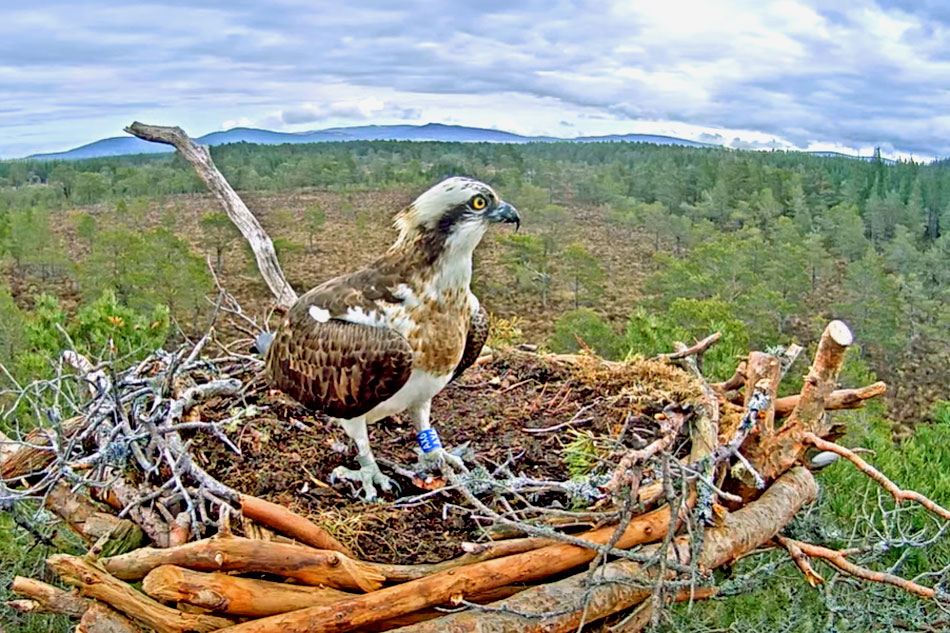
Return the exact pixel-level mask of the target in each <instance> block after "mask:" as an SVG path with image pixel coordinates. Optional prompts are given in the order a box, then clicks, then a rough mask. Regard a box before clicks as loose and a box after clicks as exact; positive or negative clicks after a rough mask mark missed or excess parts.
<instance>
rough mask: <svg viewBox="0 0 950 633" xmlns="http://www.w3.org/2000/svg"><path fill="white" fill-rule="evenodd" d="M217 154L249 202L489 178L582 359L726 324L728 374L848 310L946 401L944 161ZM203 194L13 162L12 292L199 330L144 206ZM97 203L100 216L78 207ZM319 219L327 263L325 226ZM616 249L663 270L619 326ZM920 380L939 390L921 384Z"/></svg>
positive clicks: (411, 152)
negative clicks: (72, 295) (620, 238)
mask: <svg viewBox="0 0 950 633" xmlns="http://www.w3.org/2000/svg"><path fill="white" fill-rule="evenodd" d="M212 152H213V155H214V159H215V161H216V163H217V164H218V165H219V167H220V168H221V170H222V172H223V173H224V174H225V176H226V177H227V178H228V179H229V180H230V182H231V183H232V184H233V185H234V186H235V187H236V188H237V189H239V190H250V191H286V190H297V189H301V188H318V189H328V190H333V191H340V192H353V191H360V190H380V189H386V188H390V187H405V186H410V187H419V188H421V187H424V186H427V185H429V184H431V183H432V182H434V181H436V180H438V179H440V178H442V177H445V176H448V175H455V174H465V175H470V176H473V177H476V178H480V179H483V180H485V181H487V182H489V183H492V184H493V185H495V186H496V187H498V188H499V190H501V191H502V192H503V193H504V195H505V197H506V198H508V199H510V200H512V201H513V202H515V204H517V205H518V206H519V207H520V208H522V209H523V210H524V211H525V215H526V216H527V218H528V220H529V230H528V231H527V232H526V233H525V234H522V235H515V236H507V237H505V238H502V239H503V243H504V253H505V254H504V258H505V262H506V264H507V266H508V270H509V271H510V277H511V278H510V285H511V286H512V287H513V288H515V289H517V290H518V291H520V292H522V293H523V295H524V296H525V297H528V296H530V297H532V298H539V299H540V302H541V303H542V305H543V306H547V304H548V298H549V296H551V295H552V293H556V292H558V291H559V292H561V294H564V293H567V294H568V295H569V299H568V300H567V301H566V302H563V301H562V302H561V303H556V305H558V306H560V307H561V308H563V309H569V311H568V312H567V313H566V314H563V315H562V316H561V317H560V319H559V321H558V323H557V324H556V326H555V327H554V333H553V338H552V340H551V345H552V347H554V348H556V349H570V348H572V347H576V346H577V339H576V337H575V336H574V335H575V334H579V335H580V337H581V338H582V339H583V340H584V341H585V342H586V343H587V344H589V345H591V346H592V347H594V348H595V349H597V350H598V351H599V352H601V353H603V354H605V355H607V356H615V357H616V356H622V355H624V354H626V353H627V352H629V351H630V350H638V351H641V352H645V353H651V352H654V351H661V350H662V349H665V348H666V346H668V345H669V341H670V340H671V339H673V338H691V337H698V336H702V335H705V334H706V333H708V331H709V330H711V329H720V330H723V332H724V334H725V344H723V345H721V346H720V347H719V351H718V352H716V354H719V356H720V357H721V358H722V359H723V364H722V367H723V368H724V371H725V368H726V367H729V368H731V367H730V363H731V355H732V354H733V353H735V352H736V351H738V350H745V349H747V347H748V346H749V345H752V346H755V347H766V346H768V345H773V344H777V343H783V342H787V341H788V340H789V339H791V338H798V339H799V340H804V341H807V340H810V338H812V337H813V335H814V333H815V331H816V329H817V327H818V326H817V324H819V323H823V322H825V321H826V320H827V319H828V318H829V317H832V316H834V317H842V318H845V319H848V320H849V322H851V323H852V325H853V326H854V328H855V329H856V331H857V332H858V333H859V339H860V341H861V342H862V345H863V347H862V353H863V355H864V357H865V359H866V360H867V361H868V362H869V363H870V364H871V366H872V367H873V368H874V369H875V370H876V371H877V372H878V373H879V374H880V375H882V376H883V377H885V378H896V377H897V376H898V375H901V376H905V375H913V378H914V379H913V380H908V379H906V378H905V379H904V380H901V381H899V382H902V383H909V382H913V383H915V384H921V385H924V387H922V389H923V391H922V392H921V393H914V394H910V395H909V398H904V400H908V399H909V400H910V401H912V402H913V406H915V407H916V409H915V411H919V410H921V409H922V408H926V406H927V403H928V402H932V401H933V400H935V399H937V398H940V397H945V394H942V393H941V392H940V391H939V390H940V389H943V388H945V385H946V381H947V378H948V376H950V360H948V359H950V314H948V313H950V311H948V310H946V308H945V306H946V305H947V301H948V300H950V165H948V164H946V163H934V164H931V165H921V164H916V163H912V162H900V163H897V164H894V165H888V164H885V163H883V162H881V161H864V160H851V159H846V158H836V157H818V156H813V155H809V154H803V153H785V152H737V151H731V150H725V149H694V148H684V147H669V146H653V145H645V144H626V143H611V144H571V143H554V144H528V145H501V144H456V143H429V142H426V143H406V142H354V143H324V144H315V145H282V146H257V145H249V144H236V145H230V146H222V147H216V148H213V150H212ZM201 191H203V187H202V185H201V183H200V182H199V181H198V180H197V178H196V177H195V176H194V174H193V172H192V170H191V168H190V167H189V166H188V165H186V164H185V163H184V162H183V161H181V160H180V159H179V158H177V157H176V156H174V155H168V154H166V155H146V156H134V157H121V158H107V159H94V160H84V161H77V162H61V161H60V162H56V161H49V162H43V161H12V162H5V163H0V245H2V254H3V256H4V257H5V258H6V260H7V262H8V269H9V270H10V271H12V273H11V275H12V276H13V277H18V278H19V279H12V280H11V284H13V285H15V286H16V285H18V284H19V285H21V286H22V280H23V278H24V277H26V276H31V277H32V278H33V279H37V278H38V279H39V280H40V283H38V284H34V285H35V286H36V287H37V288H38V289H40V290H42V289H44V287H43V286H44V282H46V281H52V280H54V279H56V278H58V277H63V276H66V277H68V278H69V279H70V283H73V284H75V285H77V286H78V288H79V292H80V294H81V296H82V297H83V298H84V301H87V302H88V301H93V300H95V299H98V298H100V297H102V296H103V293H112V294H113V295H114V296H115V299H116V301H117V302H118V304H121V305H125V306H129V307H130V308H132V309H134V310H137V311H139V312H140V313H142V314H145V313H150V311H151V310H153V309H155V306H159V305H164V306H169V307H170V309H171V312H170V314H171V318H173V319H176V320H177V321H180V322H187V321H188V320H189V319H190V318H197V317H198V314H199V312H200V310H201V309H202V307H203V303H202V295H203V293H205V292H206V291H208V290H209V287H208V284H209V279H208V275H207V273H206V272H204V269H203V267H202V265H201V262H200V261H199V260H198V259H197V258H196V257H195V255H194V254H192V253H191V252H190V251H189V249H188V246H187V244H186V243H185V242H184V241H182V240H181V237H180V236H178V235H176V228H175V226H174V222H175V219H174V217H172V216H174V210H171V211H168V212H167V213H168V214H169V216H170V217H169V219H168V222H167V223H163V222H160V223H158V224H157V225H156V224H155V223H154V222H152V223H151V224H149V223H146V222H145V221H144V219H143V218H144V211H143V210H142V205H147V202H146V201H147V200H148V199H155V198H156V197H158V198H162V197H164V196H167V195H170V194H176V193H189V192H201ZM88 205H98V206H97V207H96V209H97V212H96V213H95V214H87V213H75V212H74V211H73V210H75V209H77V208H79V207H86V206H88ZM165 206H168V205H167V204H166V205H165ZM578 209H595V210H596V212H598V213H601V214H602V215H603V217H604V218H607V220H608V221H609V222H611V223H613V224H614V225H615V226H617V227H624V228H626V229H633V230H635V231H636V232H638V234H639V235H641V236H642V239H639V240H637V241H636V242H635V243H633V242H631V243H609V244H597V245H592V244H590V243H586V244H585V243H584V241H583V240H582V239H579V238H580V237H582V235H578V234H571V233H570V232H569V231H567V230H565V228H564V227H565V226H566V225H567V224H569V223H568V222H567V219H569V218H571V216H572V215H575V214H576V213H577V211H578ZM65 211H70V214H69V215H66V214H64V212H65ZM307 217H309V218H310V219H309V220H307V219H306V218H305V222H306V223H307V225H308V229H307V230H308V233H309V240H308V241H309V249H310V250H312V249H313V237H314V234H315V233H318V232H319V231H320V226H321V225H322V222H323V212H322V210H319V209H316V210H310V211H308V216H307ZM63 218H68V221H69V222H71V223H72V224H71V225H70V226H71V227H73V228H71V229H70V231H69V233H70V238H71V239H74V240H77V241H79V242H82V243H83V248H81V249H80V252H81V257H77V256H76V255H75V254H74V255H73V256H71V257H66V256H65V250H64V248H63V245H62V244H61V243H59V242H58V241H57V239H56V238H55V236H52V235H51V233H50V229H49V227H50V223H51V222H53V223H60V222H61V220H62V219H63ZM357 220H359V217H357ZM224 224H225V225H226V222H224ZM200 230H201V231H202V232H203V233H204V239H205V240H207V241H208V242H209V243H212V242H213V243H214V244H216V246H214V248H213V250H214V251H216V253H217V258H216V259H217V260H218V265H219V266H220V256H221V252H222V249H223V248H224V246H225V245H228V244H230V243H231V242H230V239H231V238H230V237H228V236H227V234H226V233H227V230H228V228H227V227H226V226H222V218H220V217H218V218H214V217H209V218H206V219H204V220H203V221H202V222H201V225H200ZM58 234H59V235H62V231H60V232H59V233H58ZM617 249H624V250H625V251H627V253H626V254H627V256H628V257H629V258H630V260H631V261H632V262H639V263H641V264H642V263H643V262H644V261H645V262H646V264H645V265H646V267H647V268H648V269H649V270H650V271H651V274H650V275H649V277H648V278H647V279H646V281H645V283H644V285H643V288H641V289H639V290H640V291H641V298H640V300H639V301H638V305H637V307H636V309H633V310H632V313H631V314H630V318H629V319H628V320H627V322H626V323H625V324H624V325H623V326H622V327H621V326H620V324H618V323H617V320H616V319H608V320H604V319H603V318H602V314H601V312H602V307H603V305H602V302H601V295H602V293H603V287H604V284H605V278H606V276H607V275H609V271H607V270H606V269H605V267H604V265H603V255H604V252H606V251H610V250H613V251H616V250H617ZM74 250H75V249H74ZM76 262H80V263H79V265H78V266H77V265H76ZM15 290H16V289H15ZM15 294H22V289H20V290H19V291H18V292H16V293H15ZM21 303H22V301H21ZM632 308H633V306H630V309H632ZM554 316H557V315H554ZM24 318H26V317H24ZM6 347H7V348H9V347H10V345H9V344H6ZM715 360H716V359H715V358H713V359H712V361H713V369H715V367H716V363H715ZM727 361H728V362H727ZM922 367H926V368H927V370H928V372H927V373H929V374H930V375H932V376H933V378H927V377H926V376H918V374H923V373H924V372H923V370H922V369H921V368H922ZM941 381H942V382H941ZM915 389H917V387H915Z"/></svg>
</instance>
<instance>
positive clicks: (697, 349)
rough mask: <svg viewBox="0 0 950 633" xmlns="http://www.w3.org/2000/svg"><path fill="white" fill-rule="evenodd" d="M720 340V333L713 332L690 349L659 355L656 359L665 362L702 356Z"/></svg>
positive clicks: (685, 348)
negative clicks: (663, 359)
mask: <svg viewBox="0 0 950 633" xmlns="http://www.w3.org/2000/svg"><path fill="white" fill-rule="evenodd" d="M721 338H722V332H714V333H712V334H710V335H709V336H707V337H706V338H704V339H703V340H701V341H699V342H698V343H696V344H695V345H692V346H690V347H685V346H684V348H683V349H680V350H676V351H675V352H672V353H670V354H660V355H659V356H658V357H657V358H665V359H667V360H680V359H682V358H686V357H687V356H696V355H702V354H703V353H704V352H705V351H706V350H708V349H709V348H710V347H712V346H713V345H715V344H716V343H717V342H718V341H719V339H721Z"/></svg>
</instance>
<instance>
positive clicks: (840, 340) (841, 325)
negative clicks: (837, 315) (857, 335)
mask: <svg viewBox="0 0 950 633" xmlns="http://www.w3.org/2000/svg"><path fill="white" fill-rule="evenodd" d="M825 335H826V336H828V337H829V338H830V339H831V340H832V341H834V342H835V343H837V344H838V345H840V346H841V347H850V346H851V344H852V343H854V334H852V333H851V328H849V327H848V326H847V325H846V324H845V322H844V321H838V320H837V319H836V320H834V321H832V322H831V323H829V324H828V327H827V328H825Z"/></svg>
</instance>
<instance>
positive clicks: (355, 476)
mask: <svg viewBox="0 0 950 633" xmlns="http://www.w3.org/2000/svg"><path fill="white" fill-rule="evenodd" d="M357 459H358V460H359V462H360V469H359V470H351V469H349V468H345V467H343V466H337V467H336V468H334V469H333V472H332V473H330V481H331V482H336V481H338V480H346V481H356V482H359V483H360V484H361V485H362V487H363V499H364V500H365V501H366V502H367V503H373V502H374V501H376V500H377V499H378V497H379V495H378V494H377V493H376V486H377V485H378V486H379V487H380V488H382V489H383V492H389V491H390V490H392V489H393V485H394V484H393V481H392V480H391V479H390V478H389V477H387V476H386V475H384V474H383V473H382V471H381V470H379V466H378V465H377V464H376V460H375V459H372V458H370V459H366V460H364V459H363V458H357ZM374 484H375V485H374Z"/></svg>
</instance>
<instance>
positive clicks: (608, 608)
mask: <svg viewBox="0 0 950 633" xmlns="http://www.w3.org/2000/svg"><path fill="white" fill-rule="evenodd" d="M817 495H818V486H817V484H816V483H815V480H814V478H813V477H812V475H811V473H810V472H809V471H808V470H806V469H805V468H800V467H799V468H794V469H792V470H791V471H789V472H788V473H786V474H785V475H783V476H782V477H780V478H779V479H778V480H777V481H776V482H775V483H774V484H772V485H771V486H770V487H769V488H768V490H766V491H765V493H763V494H762V496H761V497H759V499H757V500H756V501H753V502H751V503H749V504H748V505H746V506H745V507H743V508H741V509H740V510H737V511H736V512H734V513H731V514H728V515H726V517H725V520H724V522H723V524H722V525H721V526H719V527H715V528H709V529H707V530H706V533H705V535H704V537H703V549H702V552H701V553H700V556H699V561H698V563H699V565H700V567H701V568H703V569H714V568H717V567H720V566H722V565H724V564H726V563H728V562H730V561H732V560H735V559H738V558H740V557H741V556H743V555H745V554H747V553H749V552H751V551H752V550H754V549H755V548H756V547H759V546H760V545H763V544H764V543H767V542H768V541H769V540H771V539H772V537H774V536H775V535H776V534H777V533H778V532H779V530H781V529H782V528H783V527H785V525H787V524H788V522H789V521H791V520H792V518H793V517H794V516H795V515H796V514H797V513H798V511H799V510H801V508H802V506H804V505H805V504H806V503H810V502H811V501H813V500H814V499H815V498H816V497H817ZM660 548H661V545H659V544H657V545H650V546H648V547H645V548H643V550H641V552H642V553H645V554H651V553H657V554H658V553H659V552H660ZM673 549H675V550H676V554H677V555H678V556H679V558H676V560H678V561H679V562H680V563H687V562H688V561H689V543H688V541H687V540H686V539H682V538H681V539H677V541H676V542H675V543H674V544H673V546H672V547H671V550H673ZM667 556H668V557H671V558H672V557H673V556H674V552H673V551H670V552H668V553H667ZM654 569H655V568H654ZM602 571H603V574H604V575H603V578H604V579H605V580H607V581H614V582H607V583H598V584H595V585H594V586H589V585H588V581H589V580H590V573H589V572H587V571H584V572H581V573H579V574H575V575H574V576H571V577H569V578H566V579H564V580H560V581H557V582H553V583H547V584H544V585H538V586H537V587H531V588H529V589H526V590H525V591H522V592H521V593H519V594H517V595H516V596H514V597H512V598H509V599H507V600H502V601H500V602H494V603H492V604H491V605H490V606H491V607H492V608H493V609H507V610H509V611H517V612H522V613H545V612H551V613H557V615H552V616H551V617H547V618H538V617H531V618H529V617H524V616H521V615H516V614H514V613H504V612H498V611H494V612H486V613H479V612H476V611H464V612H461V613H455V614H452V615H447V616H445V617H442V618H438V619H435V620H430V621H427V622H422V623H419V624H414V625H411V626H407V627H404V628H401V629H397V630H396V631H394V632H393V633H568V632H569V631H575V630H577V627H578V625H579V623H580V621H581V619H582V618H583V619H584V620H585V621H586V622H594V621H596V620H599V619H600V618H603V617H606V616H608V615H611V614H612V613H617V612H618V611H622V610H624V609H628V608H630V607H632V606H634V605H636V604H638V603H640V602H642V601H643V600H644V599H646V598H647V597H649V596H650V595H651V594H652V589H651V588H649V587H646V588H643V583H644V582H645V581H647V582H650V581H654V582H655V581H656V580H658V579H657V578H656V572H655V571H654V570H650V571H645V570H644V568H643V566H642V565H641V564H640V563H636V562H633V561H627V560H620V561H616V562H613V563H608V564H607V565H605V566H604V568H603V570H602ZM595 578H597V579H599V578H601V571H598V572H597V575H596V576H595ZM637 584H639V585H640V586H639V587H638V586H635V585H637ZM585 593H589V600H588V602H587V604H586V607H585V600H584V597H585ZM564 611H567V613H563V612H564ZM231 630H234V631H238V630H240V627H233V628H232V629H231ZM315 630H323V629H315ZM328 630H336V629H328Z"/></svg>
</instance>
